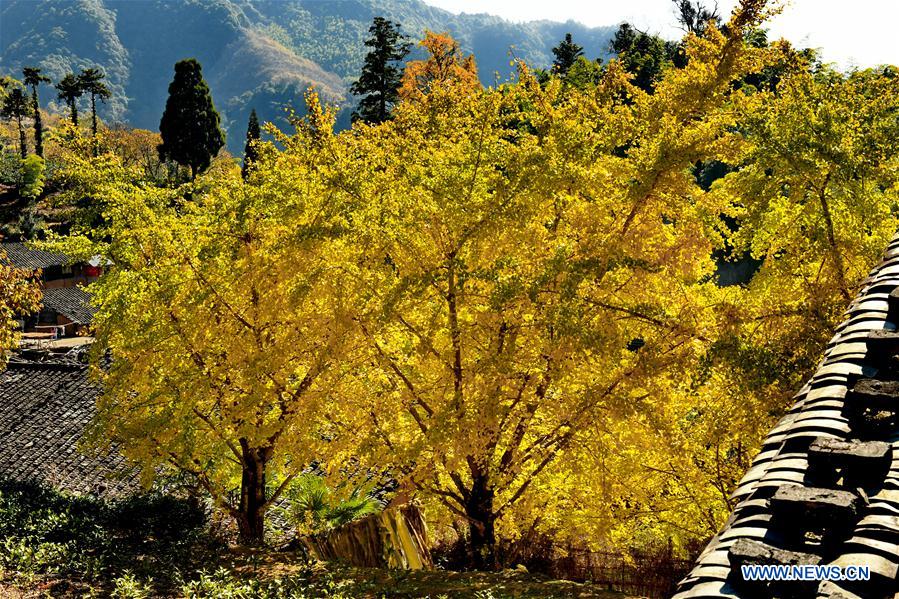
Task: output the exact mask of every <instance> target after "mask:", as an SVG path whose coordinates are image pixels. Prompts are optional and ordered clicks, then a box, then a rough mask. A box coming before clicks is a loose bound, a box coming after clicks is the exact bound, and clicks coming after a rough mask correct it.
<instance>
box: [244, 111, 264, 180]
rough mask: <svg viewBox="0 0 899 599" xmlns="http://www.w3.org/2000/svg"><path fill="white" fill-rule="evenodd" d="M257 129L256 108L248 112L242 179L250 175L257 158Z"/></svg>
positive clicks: (258, 132)
mask: <svg viewBox="0 0 899 599" xmlns="http://www.w3.org/2000/svg"><path fill="white" fill-rule="evenodd" d="M261 137H262V136H261V134H260V131H259V117H257V116H256V109H255V108H254V109H253V110H252V112H250V122H249V123H248V124H247V143H246V145H245V146H244V149H243V168H242V169H241V171H240V174H241V175H242V176H243V179H244V181H246V180H247V178H248V177H249V176H250V170H251V169H252V168H253V165H254V164H256V161H257V160H258V159H259V140H260V138H261Z"/></svg>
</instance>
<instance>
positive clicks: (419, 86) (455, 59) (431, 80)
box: [399, 31, 480, 100]
mask: <svg viewBox="0 0 899 599" xmlns="http://www.w3.org/2000/svg"><path fill="white" fill-rule="evenodd" d="M419 45H420V46H421V47H423V48H424V49H425V50H427V51H428V58H426V59H425V60H411V61H409V62H408V63H407V64H406V70H405V71H404V72H403V80H402V83H401V84H400V89H399V94H400V98H402V99H404V100H408V99H410V98H414V97H417V96H419V95H421V94H426V93H428V92H429V91H430V90H431V89H432V88H433V87H435V86H438V85H442V84H446V83H451V82H452V83H458V84H459V87H457V88H456V89H457V91H458V90H466V91H468V90H474V89H477V88H478V87H480V82H479V81H478V67H477V65H475V60H474V56H473V55H471V54H469V55H468V56H465V55H464V54H463V53H462V50H461V49H460V48H459V43H458V42H457V41H456V40H454V39H453V38H452V37H450V35H449V34H448V33H434V32H433V31H425V37H424V39H422V40H421V41H420V42H419Z"/></svg>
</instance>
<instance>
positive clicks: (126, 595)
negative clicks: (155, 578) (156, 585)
mask: <svg viewBox="0 0 899 599" xmlns="http://www.w3.org/2000/svg"><path fill="white" fill-rule="evenodd" d="M113 582H114V584H115V587H114V588H113V589H112V597H113V599H148V598H149V597H150V595H151V593H152V590H151V589H150V587H149V585H147V584H145V583H142V582H141V581H140V580H138V579H137V578H136V577H135V576H134V574H132V573H131V572H126V573H125V574H123V575H122V576H120V577H118V578H116V579H115V580H114V581H113Z"/></svg>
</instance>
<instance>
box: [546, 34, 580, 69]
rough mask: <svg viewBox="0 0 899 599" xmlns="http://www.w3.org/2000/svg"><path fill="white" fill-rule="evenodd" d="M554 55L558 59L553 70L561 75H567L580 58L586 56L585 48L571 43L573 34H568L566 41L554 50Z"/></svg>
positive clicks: (554, 62)
mask: <svg viewBox="0 0 899 599" xmlns="http://www.w3.org/2000/svg"><path fill="white" fill-rule="evenodd" d="M553 54H555V56H556V59H555V60H554V61H553V68H554V69H555V70H556V72H557V73H559V75H565V73H567V72H568V69H570V68H571V65H573V64H574V61H576V60H577V57H578V56H582V55H583V54H584V47H583V46H579V45H577V44H575V43H574V42H573V41H571V34H570V33H566V34H565V39H564V40H562V41H561V42H559V45H558V46H556V47H555V48H553Z"/></svg>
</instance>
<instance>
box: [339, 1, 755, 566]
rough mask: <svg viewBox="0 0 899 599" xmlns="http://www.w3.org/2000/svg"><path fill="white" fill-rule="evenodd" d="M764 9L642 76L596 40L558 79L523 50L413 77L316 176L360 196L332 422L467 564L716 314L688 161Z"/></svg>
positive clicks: (716, 153) (719, 126) (727, 151)
mask: <svg viewBox="0 0 899 599" xmlns="http://www.w3.org/2000/svg"><path fill="white" fill-rule="evenodd" d="M764 10H765V3H764V2H761V1H758V2H755V1H751V0H750V1H747V2H744V3H742V5H741V7H740V8H739V9H738V10H737V12H736V13H735V16H734V18H733V19H732V21H731V23H730V26H729V35H728V36H726V35H724V34H722V33H720V32H717V31H710V32H709V33H708V34H707V36H706V37H705V38H703V39H699V38H696V37H692V38H691V39H690V40H689V43H688V46H687V48H688V49H687V52H688V53H689V58H690V60H689V65H688V66H687V67H686V68H685V69H683V70H680V71H676V72H673V73H672V74H671V75H670V76H669V77H666V78H665V80H664V81H662V82H660V84H659V85H658V87H657V89H656V91H655V94H654V95H649V94H646V93H644V92H642V91H640V90H639V89H638V88H636V87H634V86H633V85H632V84H631V83H630V82H629V81H628V77H627V75H626V73H624V71H623V69H621V68H620V65H618V63H616V62H614V61H613V62H612V63H611V64H610V66H609V68H608V71H607V72H606V74H605V76H604V79H603V81H602V83H601V84H600V85H599V86H598V88H597V89H595V90H591V91H590V92H583V93H581V92H579V91H577V90H572V92H571V95H569V96H568V97H565V98H562V97H559V95H558V94H559V91H560V88H561V86H560V84H559V83H558V82H553V83H550V84H549V85H548V86H547V88H546V89H542V88H541V87H540V86H539V85H538V84H537V82H536V80H535V79H534V78H533V77H532V76H531V75H530V74H529V73H528V72H527V71H526V69H525V70H523V71H522V73H521V80H522V82H521V83H520V84H518V85H513V86H508V87H505V88H502V89H490V90H485V91H479V90H475V91H472V90H471V88H470V87H468V86H466V85H465V84H464V83H460V82H454V81H446V82H443V83H440V82H432V83H431V85H430V86H429V88H428V89H427V90H426V93H422V94H421V95H420V96H418V97H416V98H415V99H414V100H409V101H407V102H405V103H403V104H401V105H400V107H399V108H398V110H397V111H396V113H395V119H394V120H393V121H391V122H390V123H387V124H385V125H382V126H381V127H380V128H379V129H378V130H377V131H371V130H363V131H359V132H357V134H356V135H355V136H352V137H351V138H350V139H351V140H352V141H351V142H349V141H348V142H347V143H352V144H354V145H356V146H358V149H357V150H355V153H356V154H358V155H363V156H366V164H367V168H359V169H355V170H353V171H352V172H348V173H345V174H344V175H343V176H336V177H335V186H336V187H337V188H338V189H341V190H342V192H343V193H347V194H348V195H350V196H353V197H363V198H366V201H364V202H363V205H364V206H366V208H367V211H366V216H365V217H364V218H363V220H362V221H361V223H360V230H359V232H358V233H357V235H359V236H360V240H359V241H358V242H357V245H358V246H359V247H364V248H365V252H366V255H367V256H369V257H370V259H371V263H370V268H369V269H368V271H367V273H366V276H367V277H368V278H369V279H370V281H371V282H370V283H369V285H370V296H369V297H368V298H367V301H368V302H369V303H368V304H367V306H368V309H367V310H365V311H363V312H362V313H360V315H359V316H358V320H359V326H360V329H361V331H362V334H363V336H364V337H365V338H366V339H367V343H368V345H369V348H370V351H371V352H372V357H371V361H372V364H373V365H375V366H377V368H373V369H371V370H369V371H366V372H365V373H364V376H365V378H364V384H361V388H363V389H365V390H366V393H358V394H355V395H354V397H351V398H347V400H346V401H347V402H348V403H349V402H354V403H355V406H356V408H355V409H354V410H350V411H349V412H350V413H351V414H354V415H355V418H354V420H353V421H352V422H351V423H347V424H346V426H347V427H348V428H349V429H352V430H361V429H362V428H363V427H367V428H368V430H369V431H370V435H371V437H370V442H369V445H368V448H369V449H370V451H371V452H372V456H373V457H372V458H371V459H372V460H373V461H374V462H375V463H388V464H392V465H394V467H395V468H396V471H397V475H398V476H399V478H400V479H401V481H402V483H403V484H404V485H406V487H407V488H408V489H410V490H411V491H413V492H417V493H418V494H419V495H420V496H422V497H425V498H428V499H429V500H432V501H433V503H434V504H439V505H440V506H442V509H443V510H444V513H446V514H450V515H452V516H453V517H454V518H456V519H457V520H458V521H461V522H463V523H464V524H465V525H466V527H467V530H465V531H464V532H465V534H466V536H467V538H468V541H469V546H470V549H471V556H472V560H473V563H474V565H475V566H476V567H481V568H484V567H486V568H490V567H494V566H495V548H496V539H497V529H498V528H501V527H503V526H506V525H507V524H508V526H510V527H513V528H514V527H515V526H516V524H513V523H515V522H516V521H518V523H519V525H521V524H523V525H525V526H527V525H528V524H529V522H527V520H528V518H530V520H531V521H533V519H534V518H535V516H536V517H544V514H543V513H542V512H541V510H540V509H539V506H540V505H541V498H542V500H543V501H544V505H545V504H546V498H547V495H550V496H551V495H552V494H553V486H554V485H553V477H558V476H565V471H566V469H570V468H571V467H572V465H573V464H572V460H573V459H576V455H577V453H576V452H574V451H572V447H573V446H575V445H578V444H582V443H584V442H589V440H591V439H597V438H599V437H601V436H602V435H603V434H604V432H605V431H606V430H607V428H608V423H609V422H612V421H619V422H620V421H625V420H626V419H627V418H629V417H631V416H632V415H633V414H635V413H637V412H639V411H640V410H641V407H643V406H646V405H648V404H650V403H651V402H650V401H649V399H650V398H654V396H655V395H656V394H657V393H667V392H668V389H670V388H672V387H674V385H671V384H667V383H664V382H662V383H660V380H662V379H664V380H670V379H671V378H672V377H675V376H676V375H677V374H678V373H679V372H683V371H684V370H688V369H689V368H691V367H692V366H694V365H695V364H696V363H697V360H698V359H699V357H700V356H701V354H702V351H703V348H704V346H705V344H706V343H709V342H710V341H711V339H712V338H713V337H714V335H715V331H717V330H718V328H719V325H720V324H721V323H720V322H718V320H717V315H716V313H715V312H714V311H713V310H712V309H711V306H712V305H713V304H714V303H715V298H716V297H717V296H716V294H717V290H716V288H715V286H714V284H713V283H712V282H711V276H710V274H711V271H712V262H711V259H710V256H711V250H712V242H711V236H710V231H711V230H712V228H713V223H714V221H715V220H716V219H717V215H718V212H719V211H720V210H721V207H720V206H717V205H714V204H709V203H707V202H710V201H714V198H713V197H711V196H706V195H703V194H701V193H700V190H699V188H698V187H697V186H696V184H695V182H694V180H693V178H692V175H691V173H690V166H691V165H692V163H693V162H695V161H696V160H699V159H702V158H707V157H715V158H721V159H723V158H731V157H733V155H734V154H736V153H737V152H738V150H739V148H740V147H741V143H742V137H741V135H740V134H739V133H737V132H736V131H735V130H734V128H733V108H732V105H733V104H734V103H738V102H749V101H750V99H749V98H748V97H744V96H745V95H744V93H743V92H742V91H735V90H734V86H732V85H731V82H732V81H734V80H736V79H738V78H740V77H741V76H742V75H744V74H745V73H747V72H752V71H753V70H755V69H758V68H760V67H761V66H762V64H763V62H764V59H765V53H764V51H762V50H759V49H754V48H749V47H747V45H746V44H745V43H744V42H743V39H742V37H741V36H742V32H744V31H745V30H746V29H747V28H749V27H752V26H754V25H756V24H757V23H758V22H759V20H760V19H761V18H763V17H764ZM373 306H374V307H373ZM655 399H657V400H661V398H655ZM519 506H525V508H526V509H522V510H518V508H519ZM516 512H517V513H516ZM553 516H558V514H554V515H553Z"/></svg>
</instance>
